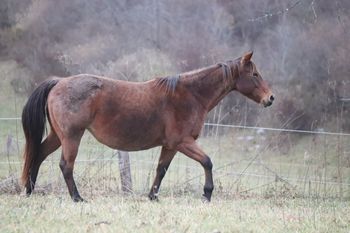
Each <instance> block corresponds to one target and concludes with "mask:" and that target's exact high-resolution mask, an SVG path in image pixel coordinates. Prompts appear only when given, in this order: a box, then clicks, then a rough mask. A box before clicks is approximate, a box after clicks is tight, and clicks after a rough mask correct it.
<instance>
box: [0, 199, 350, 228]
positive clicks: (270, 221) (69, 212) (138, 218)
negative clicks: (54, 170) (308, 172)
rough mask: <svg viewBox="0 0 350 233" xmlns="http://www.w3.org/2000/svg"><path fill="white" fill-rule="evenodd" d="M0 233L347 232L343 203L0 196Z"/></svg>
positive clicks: (347, 217) (347, 209) (347, 218)
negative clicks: (77, 201)
mask: <svg viewBox="0 0 350 233" xmlns="http://www.w3.org/2000/svg"><path fill="white" fill-rule="evenodd" d="M0 207H1V212H0V221H1V225H0V230H1V232H212V233H214V232H318V233H319V232H349V230H350V228H349V225H350V214H349V213H350V205H349V203H348V202H339V201H324V200H315V199H284V198H277V199H274V198H272V199H260V198H249V199H240V198H238V199H222V198H218V197H216V198H214V200H213V201H212V202H211V203H210V204H203V203H201V201H200V199H198V198H197V197H192V196H191V195H186V196H181V197H180V196H177V197H173V196H166V197H162V199H161V200H160V201H159V202H150V201H148V200H147V199H146V198H141V197H139V196H136V197H122V196H120V195H117V196H113V197H101V196H100V197H98V196H95V197H93V198H92V199H90V200H89V202H88V203H78V204H77V203H73V202H71V201H70V199H68V197H66V196H65V197H63V198H62V197H61V196H56V195H46V196H40V195H36V196H33V197H31V198H25V197H22V196H17V195H15V196H8V195H5V196H4V195H2V196H0Z"/></svg>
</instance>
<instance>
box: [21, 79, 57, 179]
mask: <svg viewBox="0 0 350 233" xmlns="http://www.w3.org/2000/svg"><path fill="white" fill-rule="evenodd" d="M58 81H59V80H58V79H51V80H47V81H44V82H43V83H41V84H40V85H39V86H38V87H37V88H36V89H35V90H34V92H33V94H32V95H31V96H30V97H29V99H28V101H27V103H26V105H25V106H24V108H23V112H22V126H23V131H24V135H25V138H26V145H25V150H24V155H23V157H24V166H23V172H22V182H23V184H24V185H25V184H27V182H29V180H28V178H29V174H30V169H31V167H32V166H33V163H34V162H35V159H36V156H38V153H39V150H40V144H41V141H42V139H43V135H44V130H45V123H46V114H47V107H46V103H47V97H48V95H49V92H50V91H51V89H52V88H53V87H54V86H55V85H56V84H57V83H58Z"/></svg>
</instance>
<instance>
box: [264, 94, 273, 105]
mask: <svg viewBox="0 0 350 233" xmlns="http://www.w3.org/2000/svg"><path fill="white" fill-rule="evenodd" d="M274 100H275V97H274V96H273V95H271V96H270V98H269V100H267V101H264V107H269V106H271V105H272V103H273V101H274Z"/></svg>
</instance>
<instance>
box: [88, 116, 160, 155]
mask: <svg viewBox="0 0 350 233" xmlns="http://www.w3.org/2000/svg"><path fill="white" fill-rule="evenodd" d="M89 130H90V132H91V133H92V134H93V135H94V136H95V138H96V139H97V140H98V141H99V142H101V143H103V144H105V145H107V146H109V147H111V148H114V149H120V150H125V151H136V150H145V149H149V148H152V147H155V146H159V145H161V144H162V132H163V130H162V127H161V124H160V123H159V122H157V123H155V122H152V121H150V120H149V119H139V120H136V119H134V120H129V119H128V120H124V121H113V122H110V123H109V124H106V125H105V126H104V127H93V126H92V127H90V128H89Z"/></svg>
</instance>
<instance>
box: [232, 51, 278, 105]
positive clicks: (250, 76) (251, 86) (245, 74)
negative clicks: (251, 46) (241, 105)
mask: <svg viewBox="0 0 350 233" xmlns="http://www.w3.org/2000/svg"><path fill="white" fill-rule="evenodd" d="M252 56H253V52H249V53H246V54H245V55H243V56H242V58H241V59H240V61H238V77H237V79H236V82H235V89H236V90H237V91H238V92H240V93H242V94H243V95H245V96H247V97H248V98H250V99H252V100H254V101H255V102H257V103H261V104H262V105H264V107H268V106H270V105H271V104H272V102H273V101H274V99H275V97H274V96H273V94H272V92H271V90H270V88H269V86H268V85H267V83H266V82H265V81H264V80H263V79H262V77H261V75H260V73H259V71H258V70H257V68H256V66H255V64H254V63H253V62H252V61H251V58H252Z"/></svg>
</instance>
